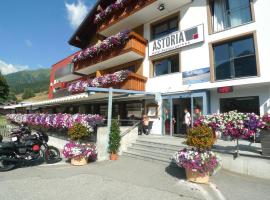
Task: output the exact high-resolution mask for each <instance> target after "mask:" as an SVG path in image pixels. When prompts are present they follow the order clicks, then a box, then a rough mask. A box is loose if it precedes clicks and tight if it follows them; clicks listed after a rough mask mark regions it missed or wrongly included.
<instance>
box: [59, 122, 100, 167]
mask: <svg viewBox="0 0 270 200" xmlns="http://www.w3.org/2000/svg"><path fill="white" fill-rule="evenodd" d="M90 131H91V128H89V127H87V125H84V124H79V123H75V124H74V125H73V126H72V127H71V128H69V129H68V136H69V138H70V139H71V140H73V141H72V142H69V143H67V144H66V145H65V146H64V151H63V154H64V156H65V157H66V158H69V159H71V164H73V165H86V164H87V161H88V158H89V156H90V155H91V156H93V155H94V154H95V152H96V150H95V148H94V147H93V146H91V147H90V146H89V145H83V144H80V139H82V138H84V137H87V136H89V135H90V134H91V132H90ZM75 141H76V142H75Z"/></svg>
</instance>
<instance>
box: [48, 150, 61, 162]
mask: <svg viewBox="0 0 270 200" xmlns="http://www.w3.org/2000/svg"><path fill="white" fill-rule="evenodd" d="M59 160H60V151H59V150H58V149H57V148H56V147H54V146H48V148H47V149H46V151H45V161H46V163H47V164H52V163H55V162H58V161H59Z"/></svg>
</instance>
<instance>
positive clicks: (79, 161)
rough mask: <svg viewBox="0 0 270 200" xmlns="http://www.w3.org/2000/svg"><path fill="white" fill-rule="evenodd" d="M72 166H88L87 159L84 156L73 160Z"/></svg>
mask: <svg viewBox="0 0 270 200" xmlns="http://www.w3.org/2000/svg"><path fill="white" fill-rule="evenodd" d="M71 164H72V165H75V166H83V165H87V159H86V158H85V157H84V156H76V157H73V158H71Z"/></svg>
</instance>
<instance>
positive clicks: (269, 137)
mask: <svg viewBox="0 0 270 200" xmlns="http://www.w3.org/2000/svg"><path fill="white" fill-rule="evenodd" d="M261 145H262V154H263V155H265V156H270V130H269V129H268V130H262V131H261Z"/></svg>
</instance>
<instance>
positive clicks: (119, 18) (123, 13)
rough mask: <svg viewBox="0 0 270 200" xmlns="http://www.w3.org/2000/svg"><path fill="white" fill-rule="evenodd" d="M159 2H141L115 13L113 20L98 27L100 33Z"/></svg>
mask: <svg viewBox="0 0 270 200" xmlns="http://www.w3.org/2000/svg"><path fill="white" fill-rule="evenodd" d="M156 1H157V0H139V1H134V3H131V4H130V6H129V7H126V8H125V9H124V10H121V11H119V12H116V13H114V15H113V16H112V17H111V18H108V19H105V21H104V22H103V23H101V24H99V26H98V32H100V33H101V32H103V31H104V30H105V29H107V28H109V27H110V26H113V25H114V24H116V23H118V22H120V21H122V20H123V19H125V18H128V17H129V16H131V15H133V14H134V13H136V12H138V11H139V10H142V9H143V8H145V7H147V6H149V5H150V4H152V3H154V2H156Z"/></svg>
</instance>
